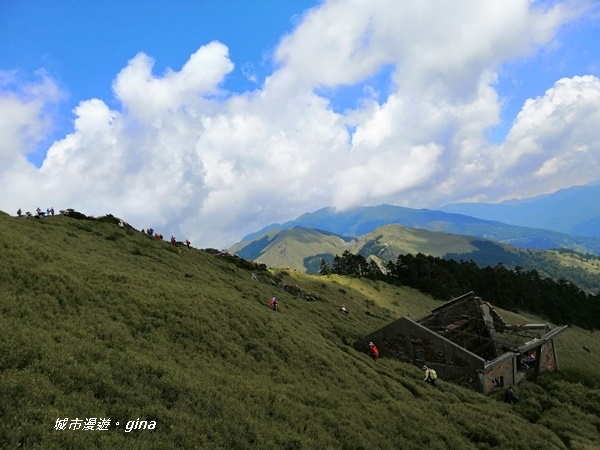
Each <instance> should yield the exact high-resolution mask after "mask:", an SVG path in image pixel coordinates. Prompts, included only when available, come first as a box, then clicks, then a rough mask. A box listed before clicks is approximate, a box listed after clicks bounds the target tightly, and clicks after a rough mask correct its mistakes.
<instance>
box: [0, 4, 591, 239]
mask: <svg viewBox="0 0 600 450" xmlns="http://www.w3.org/2000/svg"><path fill="white" fill-rule="evenodd" d="M582 5H585V4H584V3H580V2H576V1H568V2H553V3H550V4H546V3H542V4H538V3H535V2H530V1H528V0H509V1H507V0H489V1H486V2H481V1H479V0H464V1H461V2H454V3H452V4H450V3H449V2H447V1H443V0H430V1H426V2H413V3H406V4H403V5H399V4H398V2H397V1H393V0H381V1H378V2H371V1H363V0H350V1H348V0H346V1H341V0H330V1H326V2H324V3H323V4H322V5H320V6H319V7H316V8H313V9H311V10H309V11H308V12H306V14H305V15H304V16H303V17H302V18H301V19H300V20H299V21H298V25H297V26H296V27H295V28H294V29H293V30H292V31H291V32H290V33H289V34H288V35H286V36H284V37H283V38H282V40H281V42H280V43H279V45H278V46H277V48H276V50H275V52H274V58H275V63H276V69H275V70H274V71H273V72H272V73H271V74H270V75H269V77H268V78H267V79H266V81H265V83H264V85H262V86H260V87H259V88H257V89H256V90H255V91H251V92H242V93H234V92H227V91H226V90H225V89H224V87H223V86H224V85H225V82H226V79H227V76H228V74H230V73H231V72H232V70H233V67H234V63H233V61H232V60H231V58H230V56H229V50H228V48H227V47H226V46H225V45H224V44H223V43H219V42H211V43H208V44H206V45H203V46H201V47H200V48H199V49H198V51H196V52H195V53H194V54H193V55H191V56H190V58H189V60H188V61H187V62H186V63H185V65H184V66H183V67H182V68H180V69H179V70H174V69H169V70H167V71H166V72H165V73H163V74H161V75H157V74H154V73H153V65H154V61H153V60H152V58H151V56H149V55H146V54H144V53H140V54H138V55H136V56H134V57H133V58H132V59H131V60H130V61H129V62H128V63H127V64H126V65H125V67H124V68H123V69H122V70H121V71H120V72H119V73H118V74H116V78H115V80H114V83H113V92H114V95H115V99H116V100H117V104H118V107H115V108H112V109H111V108H110V107H109V106H108V105H107V104H106V103H105V102H104V101H102V100H99V99H83V100H82V101H81V102H80V104H79V105H78V106H77V107H76V108H75V109H74V111H73V114H74V117H75V120H74V128H73V132H72V133H70V134H69V135H67V136H65V137H64V138H63V139H61V140H58V141H56V142H54V144H53V145H52V146H51V147H50V148H49V150H48V152H47V155H46V159H45V160H44V162H43V164H42V166H41V167H40V168H39V169H38V168H35V167H34V166H32V165H31V164H29V163H27V161H26V158H25V155H26V152H27V149H28V148H30V147H31V142H32V141H35V140H36V139H40V136H41V135H43V132H44V120H45V118H44V114H43V111H44V105H46V104H48V103H49V102H53V101H56V100H57V94H56V87H55V85H53V84H52V83H51V82H49V81H47V80H45V79H43V80H42V81H39V82H38V83H37V84H36V85H35V86H34V87H33V88H31V89H29V91H31V93H30V94H27V95H26V91H27V90H26V89H25V90H24V89H21V90H20V91H19V90H18V89H15V87H14V83H12V84H11V83H9V82H6V81H5V82H3V81H2V80H3V76H0V89H2V91H1V94H0V127H2V128H1V131H3V132H4V133H3V135H4V136H7V138H6V139H5V140H4V142H3V143H1V144H0V158H1V159H2V163H3V164H2V166H1V167H0V182H2V185H3V186H5V185H8V186H10V187H9V193H10V194H11V195H9V196H7V197H6V199H3V200H2V203H1V204H0V207H2V209H8V210H13V209H14V210H16V208H18V207H20V206H23V207H24V208H25V205H22V203H24V202H30V204H31V205H30V206H31V207H33V208H35V206H37V202H42V205H50V204H52V205H54V206H55V207H75V208H77V209H80V210H81V211H83V212H85V213H88V214H105V213H108V212H110V213H113V214H115V215H118V216H121V217H123V218H125V219H126V220H128V221H129V222H130V223H132V224H134V225H135V226H137V227H138V228H141V227H148V226H152V227H154V228H155V229H157V230H159V231H161V232H162V233H163V234H164V235H169V234H175V235H176V236H177V237H179V238H180V239H185V238H189V239H191V240H192V242H193V244H194V245H198V246H211V247H222V246H226V245H229V244H232V243H234V242H235V241H237V240H239V239H240V238H241V237H242V236H243V235H244V234H246V233H248V232H252V231H256V230H257V229H258V228H260V227H262V226H265V225H267V224H269V223H272V222H274V221H284V220H289V219H292V218H294V217H296V216H297V215H299V214H301V213H304V212H307V211H313V210H316V209H318V208H321V207H324V206H334V207H337V208H339V209H343V208H348V207H352V206H356V205H367V204H380V203H383V202H386V203H392V204H398V205H404V206H409V207H418V208H420V207H435V206H439V205H441V204H443V203H444V202H448V201H458V200H464V199H477V198H478V199H482V200H497V199H501V198H503V197H505V196H513V197H514V196H518V195H520V196H525V195H534V194H538V193H542V192H548V191H551V190H555V189H559V188H562V187H565V186H568V185H571V184H575V183H577V184H580V183H583V182H586V181H589V180H591V179H593V178H594V177H597V174H594V173H593V172H594V168H595V167H597V166H598V161H597V159H598V154H599V152H598V151H599V149H598V144H597V142H599V139H598V137H599V136H598V133H599V131H598V130H597V129H595V128H597V126H596V127H595V126H594V124H597V123H598V119H600V117H598V115H599V111H600V108H599V106H598V105H600V102H599V101H598V100H600V99H599V98H598V97H599V92H600V88H599V83H600V81H599V80H598V79H597V78H594V77H591V76H584V77H574V78H571V79H563V80H559V81H557V82H556V84H555V85H554V86H553V87H550V89H549V90H548V91H547V92H546V94H545V95H544V96H542V97H540V98H536V99H531V100H529V101H528V102H527V103H526V104H525V105H524V106H523V110H522V111H521V113H520V114H519V115H518V117H517V118H516V119H515V121H514V123H513V126H512V128H511V130H510V133H509V134H508V136H507V138H506V140H505V142H503V143H501V144H492V143H490V142H488V141H487V140H486V138H485V133H486V130H488V129H489V128H490V127H492V126H494V125H495V124H497V123H498V121H499V117H500V111H501V102H502V99H500V98H499V96H498V93H497V90H496V87H495V84H496V79H497V75H496V74H497V71H498V70H499V68H500V67H501V65H502V63H503V62H505V61H509V60H511V59H512V58H517V57H524V56H525V57H526V56H528V55H531V54H533V53H534V52H535V51H536V50H537V49H538V48H540V47H542V46H545V45H550V44H552V42H553V40H554V39H555V38H556V35H557V31H558V30H559V29H560V27H561V26H562V25H563V24H565V23H567V22H569V21H571V20H573V19H574V18H576V17H577V15H578V14H581V12H582V8H583V6H582ZM244 67H245V68H244ZM248 67H250V66H242V70H243V72H244V73H246V75H247V76H248V77H249V78H251V77H252V71H249V70H247V69H248ZM382 67H391V68H392V70H391V75H390V79H389V83H390V85H391V89H390V92H389V94H386V95H373V92H374V89H373V88H372V87H371V86H364V88H363V89H362V90H361V92H363V94H362V95H364V97H363V98H357V99H356V106H355V107H353V108H349V109H347V110H346V111H344V112H339V111H336V110H334V108H333V107H332V105H331V102H330V100H329V99H328V98H327V97H325V94H323V92H324V91H327V89H335V88H338V87H340V86H344V85H356V84H360V83H362V82H364V80H366V79H368V78H369V77H371V76H373V75H374V74H376V73H378V72H379V71H380V70H381V69H382ZM0 75H1V74H0ZM6 77H7V75H4V78H6ZM323 88H327V89H325V90H323ZM53 89H54V90H53ZM53 92H54V94H53ZM6 167H11V168H12V169H11V170H7V169H6ZM23 192H28V193H29V194H28V195H23ZM30 194H31V195H30ZM33 194H35V199H36V200H35V202H34V200H33V197H32V195H33ZM516 194H518V195H516Z"/></svg>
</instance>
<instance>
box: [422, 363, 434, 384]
mask: <svg viewBox="0 0 600 450" xmlns="http://www.w3.org/2000/svg"><path fill="white" fill-rule="evenodd" d="M423 370H424V371H425V378H423V381H426V382H427V383H429V384H430V385H432V386H433V387H435V380H437V373H436V372H435V370H433V369H430V368H429V367H427V365H424V366H423Z"/></svg>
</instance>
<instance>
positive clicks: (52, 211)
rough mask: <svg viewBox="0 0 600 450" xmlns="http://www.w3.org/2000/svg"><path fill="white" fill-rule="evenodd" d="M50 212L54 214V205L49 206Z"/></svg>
mask: <svg viewBox="0 0 600 450" xmlns="http://www.w3.org/2000/svg"><path fill="white" fill-rule="evenodd" d="M50 214H52V215H54V206H53V207H52V208H50Z"/></svg>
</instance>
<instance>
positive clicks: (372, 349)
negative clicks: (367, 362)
mask: <svg viewBox="0 0 600 450" xmlns="http://www.w3.org/2000/svg"><path fill="white" fill-rule="evenodd" d="M369 356H370V357H371V358H373V361H375V360H376V359H377V357H378V356H379V350H378V349H377V347H376V346H375V344H373V343H372V342H369Z"/></svg>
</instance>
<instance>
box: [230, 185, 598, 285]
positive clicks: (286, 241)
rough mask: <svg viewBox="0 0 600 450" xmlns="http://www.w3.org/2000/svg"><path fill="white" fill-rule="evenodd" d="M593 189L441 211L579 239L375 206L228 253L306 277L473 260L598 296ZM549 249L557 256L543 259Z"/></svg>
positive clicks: (321, 213)
mask: <svg viewBox="0 0 600 450" xmlns="http://www.w3.org/2000/svg"><path fill="white" fill-rule="evenodd" d="M598 189H600V186H578V187H574V188H570V189H565V190H563V191H559V192H557V193H555V194H552V195H547V196H541V197H536V198H532V199H528V200H522V201H513V202H504V203H500V204H497V205H490V204H480V205H474V204H473V205H466V204H462V205H458V204H457V205H448V206H446V207H445V208H447V209H452V208H456V209H461V208H464V209H465V210H469V211H471V210H472V211H473V213H475V212H477V211H476V210H477V208H478V207H480V208H481V211H482V212H481V213H480V214H481V215H485V214H488V215H492V214H496V216H495V217H506V218H507V219H510V220H513V221H518V219H519V217H520V215H522V216H523V217H522V218H521V220H522V221H523V222H527V223H532V224H534V225H539V226H541V225H543V224H549V225H553V226H554V227H555V228H562V229H572V230H579V232H580V234H579V235H574V234H567V233H563V232H559V231H554V230H550V229H543V228H532V227H526V226H522V225H509V224H507V223H503V222H500V221H497V220H486V219H481V218H475V217H472V216H468V215H464V214H457V213H453V212H445V211H433V210H427V209H411V208H404V207H399V206H392V205H380V206H366V207H357V208H353V209H351V210H347V211H343V212H336V211H335V210H334V209H333V208H323V209H320V210H318V211H316V212H313V213H307V214H303V215H302V216H300V217H298V218H297V219H295V220H291V221H289V222H285V223H283V224H272V225H269V226H267V227H265V228H263V229H262V230H260V231H257V232H256V233H252V234H250V235H248V236H246V237H245V238H244V239H243V240H242V241H241V242H239V243H237V244H235V245H234V246H232V247H231V248H230V249H229V250H230V251H231V252H233V253H236V254H238V255H239V256H241V257H243V258H246V259H250V260H255V261H260V262H263V263H265V264H267V265H269V266H272V267H288V266H289V267H293V268H296V269H298V270H301V271H306V272H308V273H317V272H318V270H319V264H320V261H321V259H324V260H326V261H328V262H331V261H332V260H333V258H334V257H335V255H341V254H342V253H343V252H344V251H345V250H348V251H350V252H352V253H355V254H357V253H360V254H361V255H363V256H365V257H369V256H371V257H375V258H377V259H379V260H380V262H381V263H383V264H385V263H387V261H390V260H392V261H395V260H396V259H397V257H398V255H399V254H406V253H412V254H416V253H419V252H420V253H424V254H427V255H432V256H437V257H443V258H452V259H457V260H460V259H464V260H473V261H475V262H476V263H477V264H478V265H480V266H486V265H492V266H493V265H496V264H498V263H502V264H505V265H507V266H508V267H516V266H521V267H524V268H526V269H536V270H539V271H540V272H541V273H542V274H544V275H547V276H551V277H553V278H557V279H558V278H564V279H566V280H569V281H573V282H574V283H576V284H577V285H579V286H581V287H582V288H585V289H587V290H591V291H596V290H598V289H599V288H600V285H599V283H600V276H599V270H600V260H599V259H598V258H597V257H598V256H599V255H600V234H599V233H598V231H597V230H598V228H596V227H595V226H594V224H598V223H599V222H600V215H598V217H596V216H595V214H597V212H596V211H597V206H596V205H595V204H593V205H592V203H593V202H592V201H591V199H592V198H593V196H594V195H596V194H595V193H600V191H598ZM574 205H579V207H580V208H583V209H585V210H586V211H580V210H579V209H577V208H575V207H574ZM469 208H470V209H469ZM563 211H567V213H564V212H563ZM525 212H527V214H525ZM533 212H535V214H534V213H533ZM478 214H479V213H478ZM503 214H504V215H503ZM564 216H569V217H568V218H565V217H564ZM536 220H537V222H536ZM392 225H393V226H392ZM584 230H587V231H586V233H583V231H584ZM550 249H557V251H552V252H548V250H550ZM540 250H542V251H546V252H540ZM575 252H576V253H575Z"/></svg>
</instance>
